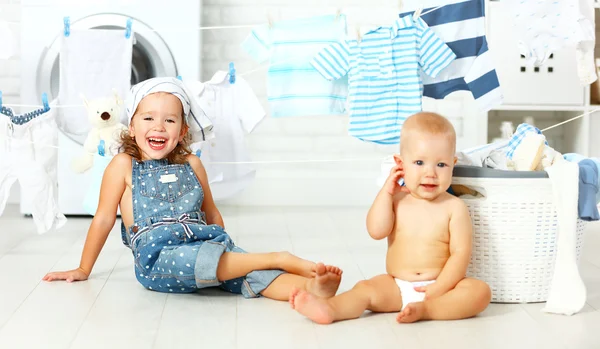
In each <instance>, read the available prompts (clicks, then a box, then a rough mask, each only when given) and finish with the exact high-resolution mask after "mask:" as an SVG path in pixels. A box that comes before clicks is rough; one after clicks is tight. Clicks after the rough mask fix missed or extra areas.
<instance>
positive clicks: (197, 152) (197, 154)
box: [196, 149, 202, 157]
mask: <svg viewBox="0 0 600 349" xmlns="http://www.w3.org/2000/svg"><path fill="white" fill-rule="evenodd" d="M201 155H202V150H200V149H198V150H196V156H197V157H200V156H201Z"/></svg>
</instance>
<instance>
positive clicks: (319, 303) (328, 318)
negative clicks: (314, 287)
mask: <svg viewBox="0 0 600 349" xmlns="http://www.w3.org/2000/svg"><path fill="white" fill-rule="evenodd" d="M290 304H291V305H292V308H293V309H295V310H296V311H297V312H299V313H300V314H302V315H304V316H306V317H307V318H309V319H311V320H312V321H314V322H316V323H318V324H322V325H325V324H330V323H332V322H333V320H334V317H333V309H331V307H330V306H329V304H328V303H327V300H326V299H323V298H319V297H316V296H314V295H312V294H310V293H308V292H306V291H304V290H299V289H297V288H294V289H293V290H292V292H291V294H290Z"/></svg>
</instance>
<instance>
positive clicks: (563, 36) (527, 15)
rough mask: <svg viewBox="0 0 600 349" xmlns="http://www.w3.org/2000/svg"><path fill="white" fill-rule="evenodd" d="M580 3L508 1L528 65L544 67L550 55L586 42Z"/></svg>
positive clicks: (567, 1)
mask: <svg viewBox="0 0 600 349" xmlns="http://www.w3.org/2000/svg"><path fill="white" fill-rule="evenodd" d="M578 2H579V0H553V1H539V0H507V1H504V2H503V3H504V4H506V6H509V9H510V11H511V12H512V13H513V16H514V26H515V29H516V33H517V35H518V37H517V39H518V45H519V50H520V51H521V54H522V55H523V56H525V59H526V61H527V63H528V64H530V65H535V66H542V65H544V64H546V61H547V60H548V58H550V55H551V54H552V53H554V52H556V51H558V50H560V49H562V48H564V47H566V46H575V44H577V43H579V42H581V41H582V40H584V35H583V32H582V28H581V26H580V24H579V23H578V21H579V17H580V14H579V3H578Z"/></svg>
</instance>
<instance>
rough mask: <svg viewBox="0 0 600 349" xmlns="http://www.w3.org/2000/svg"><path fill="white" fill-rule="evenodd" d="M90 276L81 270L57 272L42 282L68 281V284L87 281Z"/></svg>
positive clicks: (45, 277) (48, 275)
mask: <svg viewBox="0 0 600 349" xmlns="http://www.w3.org/2000/svg"><path fill="white" fill-rule="evenodd" d="M88 276H89V275H88V274H87V273H86V272H85V271H83V269H81V268H77V269H73V270H69V271H57V272H53V273H48V274H46V276H44V278H43V279H42V280H44V281H55V280H66V281H67V282H73V281H85V280H87V279H88Z"/></svg>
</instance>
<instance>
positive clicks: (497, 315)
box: [0, 206, 600, 349]
mask: <svg viewBox="0 0 600 349" xmlns="http://www.w3.org/2000/svg"><path fill="white" fill-rule="evenodd" d="M222 212H223V215H224V218H225V225H226V227H227V230H228V231H229V232H230V234H231V235H232V236H233V238H234V241H236V243H237V244H238V245H239V246H241V247H243V248H244V249H247V250H248V251H252V252H262V251H275V250H289V251H292V252H294V253H295V254H297V255H299V256H301V257H304V258H307V259H312V260H315V261H324V262H326V263H330V264H335V265H338V266H339V267H341V268H342V269H343V270H344V274H343V281H342V285H341V288H340V290H341V291H345V290H348V289H349V288H351V287H352V285H353V284H354V283H355V282H356V281H358V280H360V279H364V278H369V277H372V276H374V275H377V274H380V273H382V272H384V257H385V254H384V252H385V242H384V241H373V240H371V239H370V238H369V237H368V235H367V234H366V231H365V227H364V226H365V223H364V222H365V214H366V209H336V210H333V209H318V208H311V209H306V208H303V209H280V208H270V209H255V208H225V209H222ZM89 222H90V220H89V219H85V218H71V219H69V221H68V223H67V225H66V226H65V227H64V228H62V229H61V230H59V231H57V232H51V233H47V234H44V235H37V234H36V233H35V229H34V226H33V221H32V220H31V219H30V218H23V217H21V216H20V215H19V214H18V208H17V207H16V206H9V207H8V208H7V210H6V211H5V212H4V215H2V216H1V217H0V278H1V280H2V281H1V283H0V348H11V349H12V348H111V349H117V348H192V347H193V348H261V349H263V348H344V349H350V348H361V349H366V348H438V347H444V348H460V349H467V348H478V349H479V348H544V349H554V348H577V349H580V348H600V253H598V252H599V251H600V226H599V225H592V226H590V228H589V229H588V231H587V232H586V241H585V247H584V254H583V260H582V262H581V265H580V270H581V273H582V275H583V278H584V281H585V284H586V286H587V291H588V302H587V305H586V307H585V308H584V309H583V311H582V312H580V313H579V314H576V315H574V316H571V317H567V316H558V315H548V314H545V313H542V312H541V311H540V309H542V307H543V304H526V305H517V304H512V305H504V304H492V305H490V306H489V307H488V309H487V310H486V311H485V312H484V313H482V314H481V315H480V316H478V317H476V318H473V319H468V320H463V321H454V322H422V323H417V324H410V325H400V324H397V323H395V321H394V317H395V315H394V314H375V315H372V314H367V313H365V315H364V316H363V317H362V318H361V319H358V320H353V321H346V322H341V323H336V324H333V325H328V326H320V325H315V324H313V323H311V322H310V321H309V320H307V319H305V318H303V317H301V316H300V315H299V314H297V313H295V312H294V311H292V310H291V309H290V308H289V306H288V304H287V303H285V302H276V301H271V300H268V299H252V300H246V299H244V298H243V297H241V296H235V295H230V294H227V293H224V292H221V291H218V290H205V291H202V292H199V293H197V294H188V295H173V294H171V295H167V294H162V293H157V292H149V291H146V290H145V289H143V288H142V287H141V286H140V285H139V284H138V283H137V281H136V280H135V276H134V274H133V258H132V256H131V252H130V250H128V249H127V248H125V247H124V246H123V245H122V244H121V241H120V232H119V226H118V225H117V226H115V229H114V230H113V231H112V233H111V235H110V236H109V238H108V241H107V243H106V246H105V248H104V250H103V252H102V254H101V255H100V258H99V260H98V262H97V264H96V267H95V268H94V271H93V274H92V277H91V279H90V280H89V281H87V282H81V283H74V284H67V283H46V282H42V281H40V280H41V278H42V277H43V276H44V274H45V273H46V272H48V271H51V270H62V269H68V268H75V267H77V266H78V263H79V257H80V254H81V249H82V246H83V242H84V239H85V235H86V233H87V228H88V225H89Z"/></svg>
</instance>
